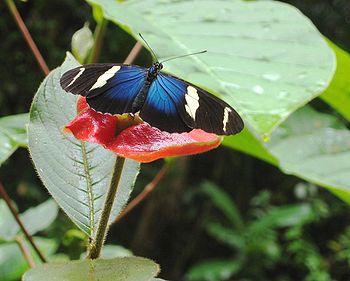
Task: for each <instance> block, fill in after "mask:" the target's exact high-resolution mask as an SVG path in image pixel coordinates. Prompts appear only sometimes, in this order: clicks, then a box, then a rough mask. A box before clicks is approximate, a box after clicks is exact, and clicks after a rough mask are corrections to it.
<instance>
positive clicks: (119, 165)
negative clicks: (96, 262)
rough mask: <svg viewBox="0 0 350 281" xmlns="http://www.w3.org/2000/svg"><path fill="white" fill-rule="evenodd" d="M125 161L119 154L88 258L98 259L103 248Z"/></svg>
mask: <svg viewBox="0 0 350 281" xmlns="http://www.w3.org/2000/svg"><path fill="white" fill-rule="evenodd" d="M124 162H125V158H124V157H120V156H117V159H116V163H115V166H114V171H113V175H112V179H111V183H110V186H109V189H108V193H107V196H106V201H105V203H104V206H103V210H102V214H101V219H100V222H99V225H98V229H97V233H96V236H95V238H94V239H93V241H92V242H91V244H90V247H89V252H88V255H87V258H88V259H97V258H98V257H99V256H100V254H101V249H102V246H103V244H104V241H105V238H106V235H107V231H108V220H109V217H110V214H111V210H112V207H113V203H114V199H115V195H116V194H117V190H118V186H119V182H120V178H121V175H122V172H123V167H124Z"/></svg>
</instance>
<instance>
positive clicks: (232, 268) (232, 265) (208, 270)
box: [186, 259, 242, 281]
mask: <svg viewBox="0 0 350 281" xmlns="http://www.w3.org/2000/svg"><path fill="white" fill-rule="evenodd" d="M241 266H242V261H241V260H240V259H227V260H208V261H206V262H202V263H200V264H198V265H195V266H194V267H192V268H191V269H190V271H189V272H188V273H187V274H186V280H188V281H222V280H229V278H230V277H231V276H233V275H234V274H235V273H237V272H238V271H239V270H240V269H241Z"/></svg>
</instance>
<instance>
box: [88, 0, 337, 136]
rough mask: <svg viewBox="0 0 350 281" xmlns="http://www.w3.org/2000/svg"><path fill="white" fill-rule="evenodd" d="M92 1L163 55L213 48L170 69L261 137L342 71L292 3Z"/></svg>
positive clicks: (168, 65) (172, 63) (169, 64)
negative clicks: (225, 104)
mask: <svg viewBox="0 0 350 281" xmlns="http://www.w3.org/2000/svg"><path fill="white" fill-rule="evenodd" d="M88 2H89V3H92V4H96V5H100V6H101V7H102V9H103V12H104V16H105V17H106V18H107V19H109V20H111V21H113V22H115V23H117V24H118V25H120V26H121V27H122V28H124V29H125V30H126V31H128V32H130V33H131V34H132V35H133V36H134V37H135V38H137V39H139V36H138V33H139V32H141V33H142V34H143V35H144V37H145V38H146V39H147V41H148V43H149V44H150V45H151V46H152V48H153V49H154V50H155V52H156V53H157V54H158V55H159V57H161V58H166V57H169V56H174V55H182V54H186V53H190V52H193V51H199V50H203V49H207V50H208V53H206V54H203V55H198V56H190V57H188V58H186V59H178V60H172V61H169V62H167V63H166V64H165V70H166V71H169V72H171V73H173V74H175V75H177V76H179V77H181V78H183V79H187V80H189V81H191V82H193V83H196V84H198V85H201V86H203V87H205V88H208V89H211V90H212V91H213V92H215V93H216V94H218V95H219V96H220V97H222V98H223V99H224V100H226V101H227V102H228V103H229V104H230V105H232V106H234V107H235V108H236V109H237V110H238V111H239V113H241V114H242V115H243V117H244V120H245V121H246V124H247V125H248V126H249V128H250V129H252V130H253V131H256V132H257V133H258V135H264V134H269V133H270V132H271V131H272V130H273V129H274V128H276V127H277V126H278V125H279V124H280V123H281V122H282V121H283V120H285V119H286V118H287V116H288V115H289V114H290V113H292V112H293V111H294V110H296V109H297V108H299V107H301V106H303V105H305V104H306V103H307V102H309V101H310V100H311V99H313V98H314V97H316V96H317V95H318V94H320V93H321V92H322V91H323V90H324V89H325V87H327V85H328V84H329V82H330V80H331V78H332V76H333V73H334V70H335V58H334V54H333V52H332V50H331V49H330V48H329V47H328V45H327V44H326V42H325V41H324V39H323V38H322V36H321V35H320V33H319V32H318V31H317V29H316V28H315V26H314V25H313V24H312V23H311V21H310V20H309V19H308V18H306V17H305V16H304V15H303V14H302V13H300V12H299V11H298V10H297V9H296V8H294V7H292V6H290V5H288V4H285V3H280V2H277V1H267V2H266V1H263V2H260V1H257V2H243V1H239V0H232V1H224V0H219V1H217V0H216V1H214V0H211V1H209V0H208V1H200V0H191V1H169V0H168V1H163V0H147V1H137V0H131V1H125V2H122V3H120V2H117V1H109V0H88ZM197 7H200V9H197ZM194 10H195V11H196V12H195V13H194V12H193V11H194ZM179 15H181V16H179ZM291 22H292V23H293V28H291Z"/></svg>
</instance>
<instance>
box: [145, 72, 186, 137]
mask: <svg viewBox="0 0 350 281" xmlns="http://www.w3.org/2000/svg"><path fill="white" fill-rule="evenodd" d="M185 90H186V85H185V84H184V83H183V82H182V81H180V80H178V79H171V81H169V80H168V79H167V78H166V77H165V76H164V75H162V74H160V73H159V74H158V76H157V78H156V79H155V81H153V83H152V84H151V87H150V88H149V91H148V95H147V98H146V101H145V103H144V105H143V107H142V109H141V111H140V117H141V118H142V119H143V120H145V121H146V122H148V123H149V124H151V125H152V126H155V127H157V128H159V129H161V130H164V131H167V132H188V131H191V130H192V128H191V127H189V126H188V125H187V124H186V123H185V122H184V121H183V119H182V117H181V113H180V112H179V108H180V107H181V106H180V104H181V103H182V100H183V96H184V92H185Z"/></svg>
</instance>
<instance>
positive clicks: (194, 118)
mask: <svg viewBox="0 0 350 281" xmlns="http://www.w3.org/2000/svg"><path fill="white" fill-rule="evenodd" d="M140 116H141V118H143V119H144V120H145V121H147V122H148V123H150V124H151V125H152V126H156V127H158V128H160V129H161V130H165V131H168V132H185V131H190V130H191V129H193V128H198V129H202V130H204V131H206V132H209V133H215V134H218V135H231V134H236V133H238V132H240V131H241V130H242V129H243V126H244V125H243V121H242V119H241V117H240V116H239V115H238V113H237V112H236V111H235V110H234V109H233V108H232V107H231V106H230V105H228V104H227V103H225V102H224V101H222V100H220V99H219V98H217V97H215V96H213V95H212V94H210V93H209V92H206V91H205V90H203V89H201V88H199V87H197V86H195V85H193V84H190V83H188V82H186V81H184V80H181V79H178V78H176V77H174V76H171V75H167V74H163V73H159V74H158V76H157V78H156V80H155V81H154V82H153V83H152V85H151V87H150V89H149V92H148V95H147V98H146V101H145V104H144V105H143V107H142V110H141V112H140Z"/></svg>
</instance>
